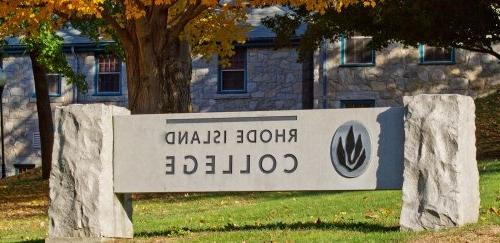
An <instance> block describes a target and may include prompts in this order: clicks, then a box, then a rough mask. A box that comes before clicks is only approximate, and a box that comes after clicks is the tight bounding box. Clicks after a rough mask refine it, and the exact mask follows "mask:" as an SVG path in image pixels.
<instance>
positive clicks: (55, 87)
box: [47, 73, 62, 96]
mask: <svg viewBox="0 0 500 243" xmlns="http://www.w3.org/2000/svg"><path fill="white" fill-rule="evenodd" d="M61 80H62V75H61V74H58V73H48V74H47V82H48V84H49V96H61Z"/></svg>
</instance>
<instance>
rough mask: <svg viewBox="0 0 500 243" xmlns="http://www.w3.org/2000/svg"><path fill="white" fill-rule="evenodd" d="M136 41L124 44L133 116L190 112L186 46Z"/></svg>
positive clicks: (178, 43) (176, 42) (170, 42)
mask: <svg viewBox="0 0 500 243" xmlns="http://www.w3.org/2000/svg"><path fill="white" fill-rule="evenodd" d="M160 32H161V31H160ZM157 35H160V34H157ZM137 39H138V40H136V42H135V43H134V44H132V45H130V44H129V45H127V44H124V50H125V57H126V62H127V81H128V98H129V99H128V100H129V109H130V110H131V112H132V114H155V113H186V112H191V88H190V84H191V72H192V65H191V60H192V59H191V50H190V48H189V44H188V43H186V42H184V41H181V40H179V39H175V40H170V41H167V42H166V43H164V44H162V45H157V43H155V42H154V41H151V38H144V39H140V38H137ZM159 46H160V47H159ZM161 46H163V48H162V47H161Z"/></svg>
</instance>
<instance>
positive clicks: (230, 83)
mask: <svg viewBox="0 0 500 243" xmlns="http://www.w3.org/2000/svg"><path fill="white" fill-rule="evenodd" d="M235 52H236V53H235V54H234V56H232V57H231V59H230V60H229V65H228V66H227V67H222V66H219V84H218V91H219V93H246V92H247V84H246V82H247V78H246V64H247V60H246V59H247V52H246V49H245V48H237V49H236V50H235Z"/></svg>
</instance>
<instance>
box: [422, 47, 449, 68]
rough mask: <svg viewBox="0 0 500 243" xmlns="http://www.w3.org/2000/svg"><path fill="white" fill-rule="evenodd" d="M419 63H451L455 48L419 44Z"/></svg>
mask: <svg viewBox="0 0 500 243" xmlns="http://www.w3.org/2000/svg"><path fill="white" fill-rule="evenodd" d="M419 53H420V64H453V63H455V49H454V48H443V47H431V46H426V45H420V46H419Z"/></svg>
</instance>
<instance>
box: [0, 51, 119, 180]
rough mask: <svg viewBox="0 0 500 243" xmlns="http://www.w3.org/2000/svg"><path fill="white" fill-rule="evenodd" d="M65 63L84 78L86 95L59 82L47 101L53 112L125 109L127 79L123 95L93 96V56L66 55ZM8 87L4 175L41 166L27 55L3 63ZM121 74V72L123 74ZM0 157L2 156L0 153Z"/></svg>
mask: <svg viewBox="0 0 500 243" xmlns="http://www.w3.org/2000/svg"><path fill="white" fill-rule="evenodd" d="M67 60H68V63H69V64H70V65H71V67H72V68H73V70H74V71H75V72H77V73H82V74H84V75H85V77H86V81H87V84H88V91H87V92H86V93H85V92H78V91H77V90H76V87H75V86H73V85H71V84H68V83H67V82H66V81H67V80H66V78H65V77H62V80H61V95H60V96H53V97H50V101H51V108H52V111H54V110H55V108H56V107H57V106H64V105H69V104H75V103H82V104H85V103H97V102H98V103H107V104H114V105H119V106H124V107H126V106H127V91H126V90H127V89H126V81H125V80H126V78H125V75H122V76H123V77H122V80H123V82H122V87H124V88H123V92H122V94H121V95H117V96H97V95H95V90H94V86H95V82H94V81H95V77H96V62H95V54H94V53H92V52H89V53H77V54H76V53H75V54H67ZM2 66H3V69H4V71H5V72H6V76H7V83H6V85H5V87H4V90H3V94H2V107H3V125H4V149H5V151H4V153H3V155H4V156H5V164H6V175H7V176H12V175H15V174H16V173H17V171H16V169H15V167H14V165H35V166H40V165H41V151H40V142H39V136H38V135H37V133H38V132H39V127H38V115H37V112H36V111H37V108H36V98H35V87H34V81H33V72H32V69H31V60H30V58H29V56H26V55H11V56H8V57H5V58H3V59H2ZM123 73H124V72H123ZM0 156H2V153H0Z"/></svg>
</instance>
